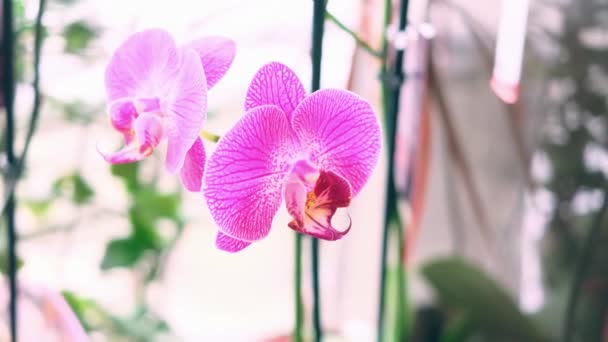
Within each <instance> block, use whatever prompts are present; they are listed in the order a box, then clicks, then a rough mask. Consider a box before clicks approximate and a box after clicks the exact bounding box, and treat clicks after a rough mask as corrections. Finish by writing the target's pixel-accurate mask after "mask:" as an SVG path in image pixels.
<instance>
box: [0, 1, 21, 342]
mask: <svg viewBox="0 0 608 342" xmlns="http://www.w3.org/2000/svg"><path fill="white" fill-rule="evenodd" d="M12 3H13V2H12V1H9V0H5V1H3V2H2V4H3V6H2V13H3V22H2V25H3V27H2V32H3V37H2V41H3V44H2V53H1V54H0V56H3V61H2V62H3V66H2V69H3V71H2V72H3V73H4V75H3V77H4V84H3V85H2V86H3V98H4V107H5V110H6V114H5V116H6V131H5V138H6V142H5V147H6V162H7V171H8V172H7V173H6V177H5V183H6V185H7V187H8V184H10V180H11V179H12V177H13V173H14V171H15V170H14V169H15V165H16V158H15V146H14V139H15V117H14V115H15V113H14V100H15V78H14V58H15V42H14V32H13V6H12ZM8 190H9V192H8V193H7V199H6V209H5V212H4V214H5V220H6V234H7V254H8V260H7V261H8V279H9V296H10V298H9V306H8V311H9V317H10V322H9V324H10V334H11V341H13V342H14V341H17V296H18V293H17V252H16V250H15V249H16V246H15V245H16V233H15V231H16V229H15V209H16V200H15V194H14V192H13V191H10V190H11V189H10V187H8Z"/></svg>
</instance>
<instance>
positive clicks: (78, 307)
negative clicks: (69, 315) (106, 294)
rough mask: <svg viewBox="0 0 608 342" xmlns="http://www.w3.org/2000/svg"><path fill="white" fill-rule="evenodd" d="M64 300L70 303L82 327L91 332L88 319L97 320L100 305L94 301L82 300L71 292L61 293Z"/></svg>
mask: <svg viewBox="0 0 608 342" xmlns="http://www.w3.org/2000/svg"><path fill="white" fill-rule="evenodd" d="M61 294H62V295H63V298H64V299H65V301H66V302H67V303H68V305H69V306H70V308H72V311H74V314H75V315H76V317H77V318H78V320H79V321H80V324H81V325H82V327H83V328H84V329H85V330H86V331H87V332H89V331H91V330H92V329H91V328H92V327H91V324H90V322H89V320H88V319H87V318H97V319H98V317H96V316H98V315H96V312H97V311H98V305H97V303H95V302H94V301H93V300H92V299H86V298H82V297H80V296H78V295H76V294H75V293H73V292H70V291H63V292H61Z"/></svg>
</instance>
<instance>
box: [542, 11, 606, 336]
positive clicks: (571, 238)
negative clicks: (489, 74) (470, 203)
mask: <svg viewBox="0 0 608 342" xmlns="http://www.w3.org/2000/svg"><path fill="white" fill-rule="evenodd" d="M551 6H552V7H553V8H554V9H558V10H559V11H560V12H561V13H563V15H564V18H565V20H564V25H563V32H561V34H558V35H551V34H548V35H547V37H546V38H547V39H548V40H552V42H553V47H554V48H555V49H556V50H557V51H558V55H559V58H557V60H556V61H555V62H554V63H553V64H552V65H551V67H552V68H551V71H550V75H549V78H548V87H549V89H550V90H551V91H550V92H549V97H548V99H547V100H548V109H549V110H548V113H547V114H548V121H549V124H548V125H547V129H546V132H545V135H544V141H543V150H544V152H545V154H546V156H547V157H548V160H549V163H550V169H551V177H550V178H549V179H548V180H547V182H546V184H545V188H546V189H547V190H549V191H550V193H551V194H552V197H553V202H554V208H553V209H552V211H551V212H550V214H549V230H548V232H547V235H546V237H545V238H544V240H543V254H544V264H543V266H544V271H545V282H546V285H547V291H548V292H547V296H546V298H547V301H548V302H547V304H546V308H545V309H544V310H543V312H542V313H541V314H540V316H546V317H542V318H541V319H542V320H543V321H544V322H545V323H546V324H547V327H548V328H549V329H550V331H551V332H552V333H554V335H555V336H559V335H561V334H562V333H563V330H564V326H565V322H564V320H565V317H564V312H566V310H567V305H566V303H568V302H569V301H571V300H572V296H573V295H574V294H572V293H571V289H572V286H573V284H574V283H575V281H577V279H576V278H577V277H578V276H579V275H578V274H577V271H578V270H579V268H580V267H581V265H580V258H581V256H582V255H583V251H584V249H586V248H589V246H587V245H585V243H584V241H585V239H586V237H587V235H588V234H589V232H590V230H591V229H592V228H593V227H592V222H594V218H595V217H596V216H597V215H602V213H600V212H599V209H600V208H599V201H597V200H595V201H589V203H590V204H589V205H588V206H586V208H581V207H580V206H578V208H577V205H576V203H577V201H578V202H579V203H580V200H581V198H582V197H584V196H587V198H589V197H590V196H591V197H593V196H592V194H593V193H594V192H595V193H597V194H598V195H599V198H601V196H606V191H607V189H608V182H607V179H606V170H605V169H603V170H602V167H598V166H597V165H596V166H594V165H593V164H592V163H589V160H590V158H589V153H590V152H591V150H595V151H596V155H595V156H594V157H592V158H595V161H596V162H597V161H598V160H600V159H601V158H602V157H601V155H602V154H606V153H608V149H607V148H608V126H607V124H608V100H607V98H608V88H607V87H606V84H608V83H606V82H608V63H607V61H608V60H607V59H606V56H608V44H606V42H605V39H604V40H603V41H604V42H603V43H602V40H601V39H600V40H598V39H597V38H598V36H597V33H598V32H600V33H601V32H605V28H606V15H605V14H606V13H607V12H606V8H605V4H604V5H602V4H601V3H600V2H594V1H572V2H565V3H552V4H551ZM602 13H603V14H602ZM594 32H595V33H594ZM594 35H595V37H596V39H593V38H592V37H593V36H594ZM590 37H591V38H590ZM604 37H605V36H604ZM602 84H603V86H602ZM596 198H598V196H596ZM593 203H595V204H593ZM598 222H600V221H598ZM599 224H601V223H599ZM598 239H599V240H598V241H596V242H597V245H598V246H602V247H599V248H596V249H595V251H594V253H592V255H591V258H590V260H589V262H588V263H587V264H586V265H585V267H586V268H587V272H586V273H585V274H582V276H583V279H581V281H582V284H583V285H582V293H581V300H582V301H581V302H580V303H579V305H578V306H576V308H574V310H575V312H574V317H575V325H574V336H573V337H574V341H601V340H602V339H603V338H606V336H603V334H604V329H606V326H607V324H608V249H607V248H605V247H604V246H606V245H607V244H608V229H603V230H602V231H601V233H600V235H599V237H598ZM556 311H557V312H560V313H561V315H556Z"/></svg>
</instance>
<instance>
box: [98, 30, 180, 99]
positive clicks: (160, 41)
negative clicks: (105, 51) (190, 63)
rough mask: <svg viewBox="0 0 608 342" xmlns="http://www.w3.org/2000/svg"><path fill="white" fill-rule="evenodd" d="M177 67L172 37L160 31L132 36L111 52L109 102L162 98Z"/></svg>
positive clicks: (108, 81) (107, 72)
mask: <svg viewBox="0 0 608 342" xmlns="http://www.w3.org/2000/svg"><path fill="white" fill-rule="evenodd" d="M178 65H179V58H178V50H177V47H176V45H175V41H174V40H173V38H172V37H171V35H170V34H169V33H168V32H166V31H164V30H160V29H151V30H146V31H142V32H138V33H135V34H134V35H132V36H131V37H130V38H129V39H127V40H126V41H125V42H124V43H123V44H122V45H121V46H120V47H119V48H118V49H117V50H116V52H115V53H114V55H113V56H112V59H111V60H110V63H109V64H108V67H107V68H106V73H105V84H106V92H107V94H108V99H109V101H110V102H111V101H114V100H117V99H120V98H125V97H140V96H145V97H162V96H163V95H165V92H166V90H165V89H166V88H165V84H166V83H167V81H168V80H169V79H170V78H171V77H173V75H174V74H175V71H176V69H177V67H178Z"/></svg>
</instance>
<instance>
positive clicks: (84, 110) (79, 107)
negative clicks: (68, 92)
mask: <svg viewBox="0 0 608 342" xmlns="http://www.w3.org/2000/svg"><path fill="white" fill-rule="evenodd" d="M61 107H62V112H63V117H64V119H66V120H67V121H70V122H74V123H81V124H88V123H90V122H92V121H93V120H94V119H95V117H96V116H97V115H99V112H100V111H102V110H103V109H102V108H100V106H98V105H94V106H92V105H90V104H87V103H84V102H82V101H79V100H76V101H73V102H68V103H63V104H62V106H61Z"/></svg>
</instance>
